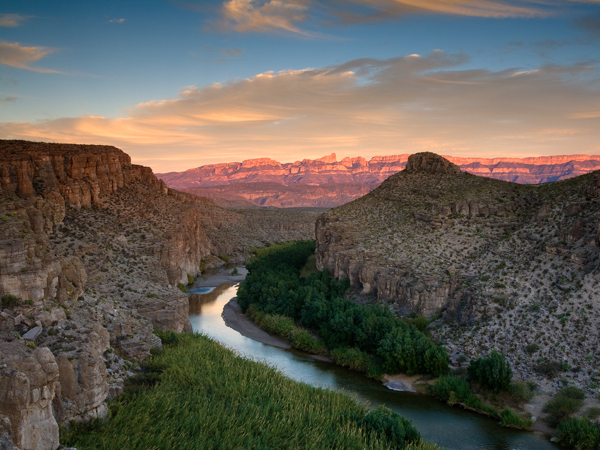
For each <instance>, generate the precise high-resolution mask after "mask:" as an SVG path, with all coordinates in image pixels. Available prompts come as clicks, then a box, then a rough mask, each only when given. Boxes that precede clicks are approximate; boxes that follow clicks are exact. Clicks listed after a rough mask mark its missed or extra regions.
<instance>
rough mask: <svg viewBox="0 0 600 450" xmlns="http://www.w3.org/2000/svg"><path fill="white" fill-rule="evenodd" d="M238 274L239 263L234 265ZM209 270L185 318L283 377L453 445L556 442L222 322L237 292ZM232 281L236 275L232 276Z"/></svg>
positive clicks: (499, 448)
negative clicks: (392, 416) (380, 411)
mask: <svg viewBox="0 0 600 450" xmlns="http://www.w3.org/2000/svg"><path fill="white" fill-rule="evenodd" d="M238 270H239V271H240V278H241V276H242V275H243V273H244V269H243V268H238ZM227 272H231V269H228V270H227V271H224V270H222V271H221V272H220V273H219V272H217V271H213V272H212V273H211V274H209V275H208V276H203V277H201V278H199V279H198V280H196V282H195V284H194V286H193V288H191V289H190V291H191V292H192V293H194V295H191V296H190V320H191V322H192V327H193V329H194V331H197V332H201V333H204V334H206V335H208V336H210V337H212V338H214V339H215V340H217V341H219V342H221V343H222V344H224V345H225V346H226V347H229V348H231V349H234V350H235V351H237V352H238V353H239V354H240V355H244V356H245V357H247V358H250V359H254V360H259V361H266V362H267V363H268V364H270V365H272V366H276V367H277V368H278V369H279V370H280V371H281V372H283V373H284V374H286V375H287V376H288V377H290V378H292V379H294V380H297V381H303V382H305V383H309V384H313V385H319V386H323V387H326V388H330V389H335V390H341V391H343V392H345V393H347V394H349V395H351V396H353V397H355V398H357V399H358V400H359V401H361V402H366V403H368V404H369V405H370V406H372V407H377V406H378V405H381V404H385V405H386V406H387V407H388V408H391V409H392V410H394V411H395V412H397V413H398V414H400V415H402V416H404V417H406V418H407V419H410V420H412V422H413V424H414V425H415V426H416V427H417V428H418V429H419V431H420V432H421V435H422V436H423V438H424V439H426V440H428V441H432V442H436V443H437V444H439V445H440V446H443V447H446V448H448V449H453V450H484V449H490V450H491V449H493V450H538V449H539V450H551V449H554V450H556V449H558V448H559V446H558V445H556V444H554V443H552V442H550V441H549V440H547V439H546V438H544V437H543V436H540V435H537V434H535V433H530V432H525V431H519V430H512V429H508V428H502V427H500V425H499V424H498V422H497V421H496V420H493V419H490V418H487V417H484V416H481V415H478V414H475V413H472V412H469V411H465V410H462V409H460V408H451V407H449V406H447V405H445V404H443V403H441V402H439V401H437V400H435V399H434V398H433V397H429V396H427V395H422V394H414V393H408V392H397V391H392V390H390V389H388V388H386V387H385V386H383V384H381V383H380V382H377V381H374V380H370V379H368V378H366V377H364V376H363V375H361V374H359V373H357V372H353V371H351V370H347V369H344V368H342V367H339V366H336V365H334V364H332V363H327V362H323V361H317V360H315V359H313V358H311V357H310V356H308V355H306V354H303V353H302V352H298V351H296V350H284V349H280V348H277V347H272V346H270V345H266V344H262V343H260V342H256V341H254V340H252V339H250V338H247V337H245V336H242V335H241V334H240V333H238V332H237V331H234V330H233V329H231V328H229V327H227V326H226V325H225V322H224V321H223V318H222V317H221V312H222V311H223V307H224V306H225V304H226V303H227V302H229V300H231V299H232V298H233V297H235V296H236V293H237V286H231V285H227V284H222V283H223V282H224V277H223V275H226V273H227ZM235 281H237V280H235Z"/></svg>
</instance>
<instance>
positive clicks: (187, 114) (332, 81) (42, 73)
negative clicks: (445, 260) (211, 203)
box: [0, 0, 600, 173]
mask: <svg viewBox="0 0 600 450" xmlns="http://www.w3.org/2000/svg"><path fill="white" fill-rule="evenodd" d="M599 64H600V0H529V1H518V0H515V1H512V0H327V1H325V0H205V1H194V0H171V1H156V0H144V1H141V0H140V1H139V0H128V1H127V2H123V1H112V0H104V1H90V0H76V1H69V0H53V1H52V2H49V1H45V0H19V1H13V0H3V1H2V2H1V3H0V138H2V139H27V140H34V141H44V142H69V143H79V144H107V145H114V146H116V147H119V148H121V149H123V150H124V151H125V152H127V153H128V154H130V155H131V157H132V160H133V162H134V163H137V164H143V165H147V166H150V167H152V169H153V170H154V171H155V172H157V173H164V172H170V171H182V170H186V169H189V168H193V167H198V166H201V165H205V164H213V163H220V162H230V161H242V160H246V159H252V158H261V157H268V158H272V159H276V160H278V161H281V162H292V161H296V160H301V159H305V158H310V159H315V158H319V157H321V156H323V155H328V154H330V153H333V152H334V153H336V154H337V155H338V160H339V159H341V158H343V157H346V156H350V157H352V156H363V157H365V158H370V157H372V156H376V155H377V156H379V155H397V154H406V153H415V152H419V151H433V152H436V153H440V154H445V155H452V156H474V157H477V156H480V157H527V156H549V155H569V154H600V71H599Z"/></svg>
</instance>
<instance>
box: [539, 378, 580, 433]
mask: <svg viewBox="0 0 600 450" xmlns="http://www.w3.org/2000/svg"><path fill="white" fill-rule="evenodd" d="M584 398H585V394H584V392H583V391H582V390H581V389H579V388H576V387H574V386H567V387H564V388H562V389H561V390H560V391H558V392H557V393H556V394H555V395H554V398H553V399H552V400H550V401H549V402H548V403H546V404H545V405H544V409H543V412H545V413H546V414H548V417H547V418H546V422H548V423H549V424H550V425H551V426H554V427H555V426H557V425H558V424H559V423H560V422H563V421H565V420H566V419H568V418H569V417H570V416H571V415H572V414H575V413H576V412H577V411H579V410H580V409H581V407H582V406H583V399H584Z"/></svg>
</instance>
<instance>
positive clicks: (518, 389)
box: [510, 380, 534, 403]
mask: <svg viewBox="0 0 600 450" xmlns="http://www.w3.org/2000/svg"><path fill="white" fill-rule="evenodd" d="M533 391H534V389H532V388H531V386H529V385H528V384H527V383H525V382H524V381H521V380H515V381H513V382H512V384H511V385H510V396H511V397H512V398H513V400H515V401H516V402H518V403H521V402H528V401H529V400H531V399H532V398H533V396H534V392H533Z"/></svg>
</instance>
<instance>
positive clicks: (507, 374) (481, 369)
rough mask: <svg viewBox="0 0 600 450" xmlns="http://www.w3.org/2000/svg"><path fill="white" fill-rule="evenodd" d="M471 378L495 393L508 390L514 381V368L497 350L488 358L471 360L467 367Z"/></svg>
mask: <svg viewBox="0 0 600 450" xmlns="http://www.w3.org/2000/svg"><path fill="white" fill-rule="evenodd" d="M467 372H468V374H469V377H470V378H471V380H473V381H475V382H476V383H478V384H479V385H481V386H483V387H484V388H487V389H491V390H493V391H494V392H495V393H498V392H500V391H507V390H509V389H510V385H511V382H512V369H511V368H510V363H509V362H508V361H507V360H506V357H505V356H504V355H503V354H502V353H499V352H497V351H496V350H493V351H492V354H491V355H490V356H489V357H487V358H478V359H476V360H473V361H471V363H470V364H469V367H468V369H467Z"/></svg>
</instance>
